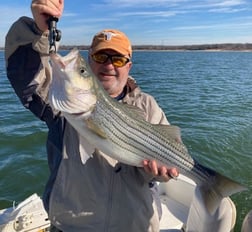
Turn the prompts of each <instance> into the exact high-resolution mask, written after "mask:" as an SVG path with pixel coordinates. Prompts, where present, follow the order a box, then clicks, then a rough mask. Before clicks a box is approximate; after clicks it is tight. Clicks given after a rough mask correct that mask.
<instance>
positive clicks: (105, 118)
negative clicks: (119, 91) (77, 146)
mask: <svg viewBox="0 0 252 232" xmlns="http://www.w3.org/2000/svg"><path fill="white" fill-rule="evenodd" d="M51 65H52V72H53V78H52V83H51V87H50V90H49V101H50V104H51V105H52V107H53V108H55V109H56V110H59V111H61V113H62V114H63V116H64V117H65V118H66V120H67V121H68V122H69V123H70V124H71V125H72V126H73V127H74V128H75V129H76V131H77V132H78V133H79V135H80V136H82V137H84V138H85V139H86V140H87V141H88V143H90V144H89V145H91V146H92V147H93V149H95V148H97V149H99V150H100V151H102V152H103V153H105V154H107V155H109V156H111V157H112V158H114V159H116V160H118V161H120V162H123V163H126V164H129V165H133V166H137V167H141V166H142V162H143V160H156V161H157V162H158V164H159V165H165V166H167V167H176V168H177V169H178V171H179V172H180V173H183V174H184V175H186V176H188V177H189V178H191V179H192V180H194V181H195V182H196V184H197V185H198V186H199V188H200V191H201V194H202V197H203V199H204V203H205V207H206V208H207V210H208V212H210V213H214V212H215V210H216V209H217V208H218V205H219V203H220V201H221V199H222V198H223V197H227V196H230V195H232V194H234V193H237V192H240V191H243V190H245V187H243V186H242V185H240V184H239V183H237V182H235V181H233V180H231V179H229V178H227V177H225V176H223V175H221V174H219V173H217V172H215V171H214V170H212V169H209V168H206V167H204V166H202V165H201V164H199V163H198V162H196V161H195V160H194V159H193V158H192V157H191V156H190V155H189V153H188V151H187V149H186V147H185V145H184V144H182V143H181V142H178V140H177V138H179V137H180V130H179V128H178V127H176V126H168V125H153V124H150V123H148V122H146V121H145V119H144V117H143V116H142V112H141V110H139V109H138V108H135V107H133V106H128V105H126V104H122V103H119V102H117V101H116V100H114V99H112V98H111V97H110V96H109V95H108V93H107V92H106V91H105V90H104V89H103V87H102V85H101V83H100V82H99V80H98V79H97V78H96V76H95V75H93V73H92V71H91V70H90V68H89V66H88V65H87V64H86V62H85V60H84V59H83V58H82V57H81V55H80V53H79V51H78V50H77V49H74V50H72V51H71V52H70V53H68V54H67V55H66V56H64V57H62V56H60V55H59V54H51ZM89 154H92V152H89Z"/></svg>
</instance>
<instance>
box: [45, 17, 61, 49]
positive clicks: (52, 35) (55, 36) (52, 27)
mask: <svg viewBox="0 0 252 232" xmlns="http://www.w3.org/2000/svg"><path fill="white" fill-rule="evenodd" d="M58 21H59V19H58V18H57V17H54V16H50V17H49V19H48V20H47V23H48V29H49V36H48V40H49V53H55V52H56V49H57V48H56V42H58V41H60V39H61V31H60V30H58V29H57V22H58Z"/></svg>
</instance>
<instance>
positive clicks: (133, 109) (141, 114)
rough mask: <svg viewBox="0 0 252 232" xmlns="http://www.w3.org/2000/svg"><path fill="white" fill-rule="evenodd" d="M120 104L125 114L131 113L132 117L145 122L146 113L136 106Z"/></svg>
mask: <svg viewBox="0 0 252 232" xmlns="http://www.w3.org/2000/svg"><path fill="white" fill-rule="evenodd" d="M121 104H123V108H124V110H125V111H126V112H127V114H129V113H132V114H133V115H134V117H138V118H139V119H144V120H145V116H146V113H145V112H144V110H142V109H140V108H139V107H137V106H133V105H129V104H127V103H121Z"/></svg>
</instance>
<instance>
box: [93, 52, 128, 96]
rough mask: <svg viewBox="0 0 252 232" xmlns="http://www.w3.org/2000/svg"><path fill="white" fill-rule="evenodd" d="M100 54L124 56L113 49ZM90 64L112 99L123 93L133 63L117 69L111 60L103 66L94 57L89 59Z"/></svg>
mask: <svg viewBox="0 0 252 232" xmlns="http://www.w3.org/2000/svg"><path fill="white" fill-rule="evenodd" d="M98 53H99V54H107V55H118V56H122V55H121V54H119V53H118V52H116V51H114V50H111V49H107V50H102V51H100V52H98ZM98 53H97V54H98ZM89 64H90V67H91V69H92V71H93V73H94V74H95V75H96V76H97V78H98V79H99V80H100V82H101V83H102V85H103V87H104V89H105V90H106V91H107V92H108V93H109V95H110V96H111V97H117V96H118V95H120V94H121V93H122V91H123V88H124V86H125V85H126V83H127V79H128V75H129V71H130V68H131V66H132V62H131V61H129V62H127V63H126V64H125V65H124V66H122V67H116V66H115V65H113V64H112V62H111V59H110V58H109V59H108V60H107V61H106V62H105V63H103V64H101V63H98V62H96V61H94V59H93V58H92V57H89Z"/></svg>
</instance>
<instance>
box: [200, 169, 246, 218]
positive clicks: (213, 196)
mask: <svg viewBox="0 0 252 232" xmlns="http://www.w3.org/2000/svg"><path fill="white" fill-rule="evenodd" d="M244 190H247V188H246V187H244V186H242V185H241V184H240V183H238V182H235V181H233V180H231V179H230V178H228V177H225V176H223V175H221V174H219V173H216V174H215V177H214V182H213V184H209V183H207V185H205V186H201V188H200V192H201V195H202V198H203V201H204V203H205V206H206V208H207V210H208V212H209V213H211V214H214V213H215V211H216V210H217V208H218V207H219V205H220V202H221V200H222V199H223V198H224V197H228V196H231V195H232V194H235V193H238V192H241V191H244Z"/></svg>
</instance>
